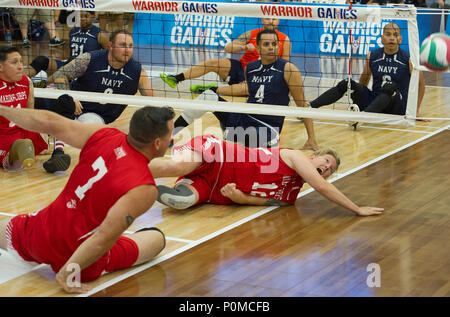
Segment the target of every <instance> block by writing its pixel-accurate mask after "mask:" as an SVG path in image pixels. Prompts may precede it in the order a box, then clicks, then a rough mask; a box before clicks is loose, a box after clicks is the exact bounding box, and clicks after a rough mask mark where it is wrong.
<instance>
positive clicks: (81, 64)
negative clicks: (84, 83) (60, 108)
mask: <svg viewBox="0 0 450 317" xmlns="http://www.w3.org/2000/svg"><path fill="white" fill-rule="evenodd" d="M90 61H91V54H90V53H84V54H81V55H80V56H78V57H77V58H75V59H74V60H72V61H71V62H70V63H68V64H66V65H64V66H63V67H61V68H60V69H58V70H57V71H56V72H55V73H54V74H53V79H54V82H55V85H56V88H58V89H69V81H71V80H74V79H75V78H78V77H81V76H82V75H83V74H84V73H85V72H86V70H87V68H88V66H89V62H90Z"/></svg>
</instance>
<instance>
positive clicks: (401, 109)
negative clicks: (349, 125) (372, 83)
mask: <svg viewBox="0 0 450 317" xmlns="http://www.w3.org/2000/svg"><path fill="white" fill-rule="evenodd" d="M357 89H358V91H357V93H356V91H355V92H354V93H353V94H352V95H351V97H352V100H353V102H354V103H356V104H357V105H358V107H359V109H360V110H361V111H364V110H365V109H366V108H367V106H368V105H369V104H370V103H371V102H372V101H374V100H375V98H376V97H377V96H378V93H376V92H373V91H371V90H370V89H369V88H367V87H366V86H364V85H361V84H358V88H357ZM405 112H406V100H404V99H403V98H401V95H400V93H399V92H398V91H397V95H396V96H395V97H394V98H392V100H391V102H390V103H389V105H388V106H387V107H386V109H385V110H384V111H383V113H387V114H397V115H404V114H405Z"/></svg>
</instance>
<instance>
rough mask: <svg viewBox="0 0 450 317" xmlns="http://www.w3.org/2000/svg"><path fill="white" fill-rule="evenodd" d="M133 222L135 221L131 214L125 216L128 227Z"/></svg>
mask: <svg viewBox="0 0 450 317" xmlns="http://www.w3.org/2000/svg"><path fill="white" fill-rule="evenodd" d="M133 221H134V218H133V216H131V215H130V214H128V215H127V216H125V222H126V223H127V225H128V226H130V225H131V224H132V223H133Z"/></svg>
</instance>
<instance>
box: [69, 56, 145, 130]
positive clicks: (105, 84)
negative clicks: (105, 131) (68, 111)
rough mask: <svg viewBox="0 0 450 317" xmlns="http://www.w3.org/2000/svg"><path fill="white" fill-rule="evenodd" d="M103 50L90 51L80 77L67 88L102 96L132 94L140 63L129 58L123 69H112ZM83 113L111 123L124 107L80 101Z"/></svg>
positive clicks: (139, 71)
mask: <svg viewBox="0 0 450 317" xmlns="http://www.w3.org/2000/svg"><path fill="white" fill-rule="evenodd" d="M108 52H109V51H107V50H99V51H93V52H91V53H90V54H91V60H90V62H89V66H88V68H87V70H86V72H85V73H84V74H83V76H81V77H79V78H76V79H75V80H73V81H72V82H71V83H70V89H72V90H77V91H90V92H103V93H105V94H126V95H134V94H135V93H136V92H137V90H138V86H139V78H140V76H141V71H142V66H141V63H139V62H138V61H136V60H134V59H133V58H131V59H130V60H129V61H128V63H126V64H125V66H124V67H122V68H120V69H115V68H113V67H112V66H111V65H109V63H108ZM82 104H83V113H85V112H95V113H96V114H98V115H99V116H101V117H102V118H103V120H105V123H111V122H113V121H114V120H116V119H117V118H118V117H119V116H120V114H121V113H122V112H123V110H125V108H126V107H127V105H118V104H102V103H96V102H86V101H83V102H82Z"/></svg>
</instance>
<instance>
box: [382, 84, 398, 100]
mask: <svg viewBox="0 0 450 317" xmlns="http://www.w3.org/2000/svg"><path fill="white" fill-rule="evenodd" d="M380 91H381V92H383V93H385V94H387V95H388V96H389V97H394V96H395V95H396V93H397V84H396V83H393V82H386V83H384V85H383V86H381V90H380Z"/></svg>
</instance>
